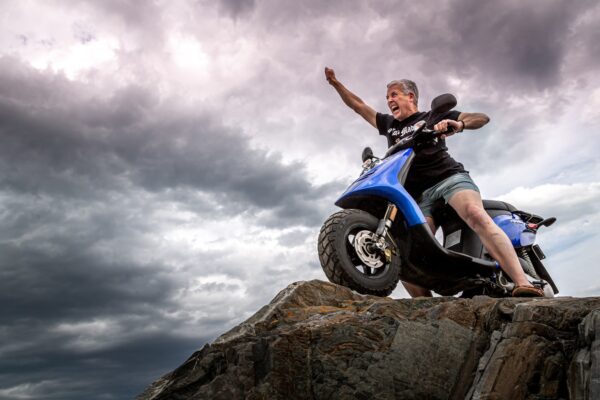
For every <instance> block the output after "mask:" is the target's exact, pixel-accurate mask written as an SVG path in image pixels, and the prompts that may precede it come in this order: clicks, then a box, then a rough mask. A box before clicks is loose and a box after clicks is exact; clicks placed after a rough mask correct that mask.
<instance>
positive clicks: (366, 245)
mask: <svg viewBox="0 0 600 400" xmlns="http://www.w3.org/2000/svg"><path fill="white" fill-rule="evenodd" d="M373 236H375V234H374V233H373V232H370V231H360V232H358V233H357V234H356V235H355V236H354V241H353V243H352V245H353V246H354V249H355V250H356V254H357V255H358V258H360V260H361V261H362V262H363V263H364V264H365V265H366V266H367V267H370V268H381V267H383V265H384V264H383V261H382V260H381V258H382V254H381V253H380V252H379V251H378V250H377V247H375V241H374V239H373Z"/></svg>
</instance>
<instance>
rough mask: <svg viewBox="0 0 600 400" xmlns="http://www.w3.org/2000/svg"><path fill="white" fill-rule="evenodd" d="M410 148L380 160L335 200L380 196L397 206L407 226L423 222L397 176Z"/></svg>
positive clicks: (413, 201) (408, 154)
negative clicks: (379, 162)
mask: <svg viewBox="0 0 600 400" xmlns="http://www.w3.org/2000/svg"><path fill="white" fill-rule="evenodd" d="M412 153H413V150H412V149H406V150H401V151H399V152H398V153H396V154H394V155H392V156H390V157H388V158H386V159H384V160H382V162H381V164H379V165H377V166H376V167H374V168H373V169H371V170H370V171H368V172H367V173H365V174H363V175H361V176H360V177H359V178H358V179H357V180H356V181H355V182H354V183H353V184H351V185H350V186H349V187H348V189H346V191H345V192H344V193H343V194H342V195H341V196H340V198H339V199H338V200H337V201H336V205H338V206H339V204H338V203H339V202H341V201H343V200H345V199H348V198H351V197H355V196H360V197H364V196H377V197H382V198H384V199H386V200H388V201H389V202H391V203H393V204H395V205H396V207H398V210H399V211H400V212H402V214H404V217H405V219H406V222H407V224H408V226H414V225H418V224H424V223H425V222H426V221H425V217H424V216H423V213H422V212H421V209H420V208H419V206H418V205H417V203H416V202H415V200H414V199H413V198H412V196H411V195H410V194H408V192H407V191H406V189H404V187H403V186H402V184H401V183H400V181H399V179H398V176H399V174H400V170H401V169H402V167H403V166H404V165H405V164H406V163H407V162H408V160H409V158H410V156H411V155H412Z"/></svg>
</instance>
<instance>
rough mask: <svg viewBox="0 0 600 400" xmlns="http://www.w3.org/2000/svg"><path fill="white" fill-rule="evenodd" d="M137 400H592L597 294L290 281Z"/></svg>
mask: <svg viewBox="0 0 600 400" xmlns="http://www.w3.org/2000/svg"><path fill="white" fill-rule="evenodd" d="M138 399H145V400H150V399H152V400H159V399H227V400H234V399H379V400H385V399H490V400H491V399H511V400H518V399H586V400H587V399H589V400H591V399H600V298H556V299H533V300H532V299H524V298H521V299H492V298H489V297H475V298H473V299H457V298H453V297H442V298H439V297H438V298H432V299H414V300H411V299H401V300H393V299H390V298H379V297H373V296H362V295H359V294H356V293H354V292H352V291H351V290H349V289H346V288H344V287H341V286H337V285H333V284H330V283H326V282H321V281H310V282H297V283H294V284H292V285H290V286H288V287H287V288H286V289H285V290H283V291H282V292H280V293H279V294H278V295H277V296H276V297H275V298H274V299H273V301H272V302H271V303H270V304H269V305H267V306H265V307H263V308H262V309H261V310H259V311H258V312H257V313H256V314H255V315H254V316H252V317H251V318H250V319H248V320H247V321H246V322H244V323H242V324H240V325H239V326H238V327H236V328H234V329H233V330H231V331H229V332H227V333H225V334H224V335H222V336H221V337H219V338H218V339H217V340H216V341H215V342H214V343H212V344H210V345H206V346H204V348H202V349H201V350H200V351H198V352H196V353H194V354H193V355H192V356H191V357H190V358H189V359H188V360H187V361H186V362H185V363H184V364H183V365H182V366H180V367H179V368H177V369H176V370H174V371H173V372H171V373H169V374H167V375H165V376H164V377H162V378H160V379H159V380H158V381H156V382H155V383H154V384H152V386H150V387H149V388H148V389H147V390H146V391H145V392H144V393H143V394H141V395H140V396H139V397H138Z"/></svg>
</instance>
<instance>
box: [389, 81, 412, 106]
mask: <svg viewBox="0 0 600 400" xmlns="http://www.w3.org/2000/svg"><path fill="white" fill-rule="evenodd" d="M392 86H397V87H399V88H400V91H401V92H402V93H404V94H405V95H408V94H409V93H412V94H414V95H415V98H414V100H413V103H414V105H415V106H416V105H418V104H417V103H418V102H419V89H417V84H416V83H414V82H413V81H411V80H409V79H400V80H397V81H391V82H390V83H388V84H387V87H388V89H389V88H390V87H392Z"/></svg>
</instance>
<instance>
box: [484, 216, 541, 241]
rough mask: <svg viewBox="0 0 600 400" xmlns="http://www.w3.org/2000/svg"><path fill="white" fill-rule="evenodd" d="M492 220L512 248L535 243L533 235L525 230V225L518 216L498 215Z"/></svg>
mask: <svg viewBox="0 0 600 400" xmlns="http://www.w3.org/2000/svg"><path fill="white" fill-rule="evenodd" d="M493 220H494V222H495V223H496V225H498V226H499V227H500V229H502V230H503V231H504V233H506V235H507V236H508V238H509V239H510V242H511V243H512V245H513V246H514V247H524V246H530V245H532V244H533V243H534V242H535V233H534V232H531V231H528V230H527V225H526V224H525V222H523V220H522V219H521V218H520V217H519V216H518V215H516V214H511V215H498V216H496V217H494V218H493Z"/></svg>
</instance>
